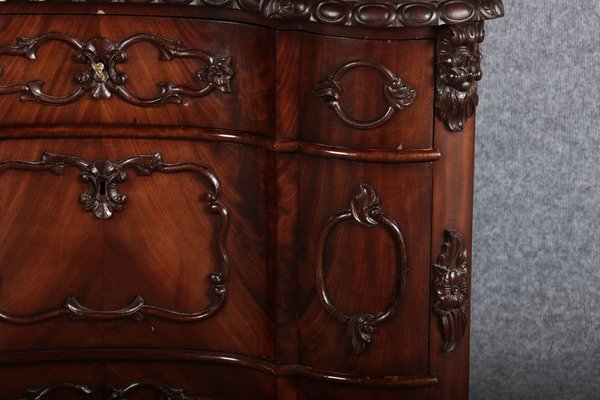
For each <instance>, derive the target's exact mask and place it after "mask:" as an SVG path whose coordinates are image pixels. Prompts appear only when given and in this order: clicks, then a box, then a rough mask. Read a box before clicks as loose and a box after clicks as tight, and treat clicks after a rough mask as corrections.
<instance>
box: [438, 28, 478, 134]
mask: <svg viewBox="0 0 600 400" xmlns="http://www.w3.org/2000/svg"><path fill="white" fill-rule="evenodd" d="M483 39H484V30H483V23H473V24H466V25H456V26H447V27H444V28H441V29H440V31H439V35H438V45H437V82H436V98H435V109H436V111H437V115H438V118H440V119H441V120H442V121H445V122H446V124H447V126H448V128H449V129H450V130H451V131H454V132H462V131H463V129H464V123H465V121H466V120H467V119H468V118H470V117H471V116H473V114H475V108H476V107H477V103H478V101H479V98H478V97H477V81H479V80H480V79H481V76H482V73H481V65H480V64H481V58H482V56H481V53H480V52H479V43H481V42H482V41H483Z"/></svg>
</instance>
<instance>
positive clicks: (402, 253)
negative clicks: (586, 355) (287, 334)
mask: <svg viewBox="0 0 600 400" xmlns="http://www.w3.org/2000/svg"><path fill="white" fill-rule="evenodd" d="M350 221H353V222H355V223H358V224H360V225H361V226H363V227H365V228H372V227H375V226H381V227H383V228H384V229H386V230H387V231H388V232H389V233H390V235H391V236H392V238H393V239H394V241H395V243H396V249H397V251H398V257H397V263H396V268H395V276H394V288H393V291H392V295H391V297H390V300H389V302H388V304H387V306H386V307H385V309H384V310H382V311H381V312H379V313H377V314H372V313H369V312H365V311H358V312H347V311H342V310H340V309H339V308H337V307H336V306H335V305H334V304H333V303H332V301H331V299H330V298H329V294H328V293H327V287H326V285H325V282H326V271H325V267H324V265H323V257H324V252H325V247H326V244H327V239H328V237H329V235H330V234H331V232H332V231H333V230H334V229H335V227H336V226H338V225H339V224H341V223H344V222H350ZM315 265H316V283H317V291H318V293H319V297H320V299H321V303H322V304H323V306H324V307H325V309H326V310H327V311H328V312H329V314H331V315H332V316H333V317H334V318H335V319H336V320H338V321H339V322H341V323H343V324H346V326H347V331H348V336H349V338H350V343H351V344H352V348H353V350H354V353H355V354H360V353H362V352H364V351H365V350H366V348H367V345H368V344H369V343H371V341H372V335H373V334H374V333H375V332H376V331H377V328H378V326H379V325H381V324H382V323H384V322H385V321H387V320H388V319H389V318H390V317H391V316H392V314H393V312H394V309H395V307H396V302H397V299H398V296H399V294H400V291H401V290H402V288H403V286H404V283H405V282H406V272H407V267H406V248H405V246H404V239H403V237H402V232H401V231H400V227H399V226H398V224H397V223H396V221H394V220H393V219H392V218H391V217H389V216H387V215H385V214H384V212H383V209H382V208H381V206H380V204H379V198H378V197H377V194H376V193H375V190H374V189H373V188H372V187H371V186H369V185H367V184H364V183H363V184H361V185H360V193H359V194H357V195H356V196H355V197H354V198H353V199H352V201H351V203H350V209H348V210H346V211H342V212H340V213H338V214H336V215H334V216H333V217H331V218H330V219H329V220H328V221H327V223H326V224H325V226H324V227H323V229H322V230H321V233H320V235H319V240H318V242H317V253H316V259H315Z"/></svg>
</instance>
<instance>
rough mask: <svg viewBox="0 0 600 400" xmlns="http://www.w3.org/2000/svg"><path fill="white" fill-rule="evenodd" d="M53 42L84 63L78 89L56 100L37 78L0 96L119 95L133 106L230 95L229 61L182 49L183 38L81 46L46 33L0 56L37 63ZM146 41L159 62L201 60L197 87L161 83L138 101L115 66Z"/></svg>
mask: <svg viewBox="0 0 600 400" xmlns="http://www.w3.org/2000/svg"><path fill="white" fill-rule="evenodd" d="M52 41H60V42H63V43H67V44H68V45H70V46H71V47H73V48H75V49H76V51H75V53H74V54H73V62H75V63H77V64H85V65H86V67H85V69H84V70H83V71H81V72H79V73H77V74H76V75H75V81H76V82H77V84H78V86H77V87H76V88H75V90H73V91H72V92H71V93H68V94H65V95H61V96H53V95H49V94H47V93H45V92H44V91H43V86H44V82H42V81H39V80H34V81H30V82H26V83H14V84H9V85H5V86H0V95H5V94H14V93H20V94H21V101H35V102H37V103H42V104H47V105H65V104H70V103H73V102H75V101H77V100H79V99H80V98H82V97H83V96H84V95H85V93H88V92H89V93H90V94H91V96H92V97H93V98H94V99H107V98H109V97H111V96H112V95H113V94H115V95H117V96H118V97H120V98H121V99H123V100H125V101H126V102H128V103H130V104H133V105H136V106H141V107H148V106H159V105H162V104H165V103H181V102H182V98H183V97H202V96H206V95H208V94H209V93H211V92H212V91H213V90H215V89H216V90H218V91H220V92H222V93H230V92H231V85H230V80H231V78H232V76H233V69H232V65H231V63H232V60H231V57H213V56H211V55H210V54H208V53H206V52H204V51H202V50H198V49H187V48H183V47H182V46H181V43H180V42H179V40H169V39H165V38H162V37H160V36H156V35H152V34H149V33H136V34H133V35H131V36H128V37H126V38H124V39H123V40H121V41H120V42H118V43H114V42H111V41H109V40H107V39H104V38H95V39H92V40H90V41H88V42H83V41H81V40H79V39H77V38H76V37H75V36H72V35H69V34H68V33H64V32H47V33H44V34H41V35H39V36H36V37H31V38H28V37H20V38H18V39H17V44H16V45H15V46H0V55H9V56H21V57H26V58H28V59H30V60H35V59H36V58H37V54H36V52H37V50H38V49H39V48H40V47H42V46H43V45H45V44H46V43H48V42H52ZM142 42H145V43H150V44H151V45H153V46H154V47H156V49H158V51H159V59H160V60H161V61H169V60H172V59H175V58H190V59H195V60H198V61H200V63H201V65H202V67H201V68H200V69H199V70H198V71H197V73H196V75H195V79H196V81H197V82H198V86H196V87H190V86H178V85H176V84H174V83H171V82H162V83H158V92H157V94H156V95H154V96H152V97H147V98H144V97H138V96H136V95H135V94H133V93H131V92H130V91H129V90H128V89H127V87H126V84H127V81H128V79H129V77H128V76H127V74H126V73H123V72H119V71H118V70H117V69H116V66H117V65H118V64H122V63H124V62H125V61H127V53H126V52H125V50H126V49H127V48H129V47H131V46H133V45H136V44H138V43H142ZM0 72H1V70H0Z"/></svg>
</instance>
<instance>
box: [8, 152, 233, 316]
mask: <svg viewBox="0 0 600 400" xmlns="http://www.w3.org/2000/svg"><path fill="white" fill-rule="evenodd" d="M66 167H74V168H77V169H79V170H81V171H82V172H81V175H80V178H81V180H82V181H83V182H84V183H86V184H87V185H88V187H87V190H86V191H85V193H83V194H82V195H81V196H80V201H81V202H82V203H83V205H84V207H85V209H86V210H88V211H91V212H93V213H94V215H95V216H96V217H97V218H100V219H105V218H109V217H110V216H111V215H112V213H113V212H115V211H118V210H120V209H121V208H122V206H123V204H124V203H125V200H126V197H125V195H123V194H121V193H119V192H118V191H117V186H116V185H117V184H118V183H123V182H124V181H125V179H126V177H127V175H126V172H125V171H126V170H128V169H133V170H134V171H135V172H136V173H137V174H138V175H140V176H148V175H151V174H152V173H155V172H157V173H158V172H160V173H182V172H188V173H195V174H196V175H199V176H200V177H202V178H204V179H205V180H206V181H207V182H208V186H209V188H210V189H209V191H208V193H207V196H206V199H207V203H208V208H209V211H210V213H211V214H215V215H218V216H219V217H220V224H219V228H218V232H217V234H216V251H217V254H218V257H219V267H220V268H219V269H218V270H217V271H213V272H211V273H210V274H209V275H208V281H209V283H210V285H211V301H210V304H209V305H208V306H207V307H206V308H204V309H202V310H200V311H198V312H191V313H187V312H180V311H172V310H167V309H164V308H161V307H157V306H154V305H150V304H146V303H145V301H144V298H143V297H142V296H141V295H138V296H136V297H135V299H134V300H133V301H132V303H131V304H129V305H128V306H126V307H124V308H122V309H119V310H109V311H98V310H92V309H89V308H87V307H84V306H83V305H81V303H80V302H79V300H78V299H77V298H76V297H75V296H70V297H68V298H67V300H66V302H65V304H64V305H63V306H62V307H59V308H55V309H51V310H49V311H43V312H39V313H34V314H10V313H8V312H5V311H3V310H0V321H3V322H8V323H13V324H31V323H35V322H40V321H45V320H48V319H52V318H58V317H61V316H67V317H69V318H71V319H73V320H114V319H134V320H141V319H143V317H144V316H145V315H152V316H156V317H159V318H164V319H169V320H172V321H181V322H191V321H199V320H203V319H206V318H209V317H211V316H212V315H214V314H215V313H216V312H217V311H218V310H219V309H220V308H221V306H222V305H223V304H224V303H225V299H226V297H227V288H226V285H225V284H226V282H227V279H228V276H229V257H228V255H227V251H226V250H225V239H226V235H227V230H228V226H229V216H228V211H227V208H226V207H225V206H224V205H223V204H222V203H221V202H220V201H219V192H220V184H219V181H218V180H217V177H216V176H215V174H214V173H213V172H212V171H211V170H209V169H208V168H207V167H205V166H203V165H200V164H196V163H173V164H168V163H165V162H163V160H162V156H161V154H160V153H154V154H148V155H139V156H134V157H129V158H125V159H122V160H119V161H116V162H112V161H109V160H98V161H95V162H93V163H89V162H86V161H84V160H83V159H81V158H80V157H77V156H73V155H65V154H56V153H50V152H45V153H44V154H43V155H42V159H41V161H21V160H8V161H0V172H1V171H5V170H9V169H16V170H25V171H51V172H52V173H54V174H59V175H60V174H62V172H63V170H64V168H66Z"/></svg>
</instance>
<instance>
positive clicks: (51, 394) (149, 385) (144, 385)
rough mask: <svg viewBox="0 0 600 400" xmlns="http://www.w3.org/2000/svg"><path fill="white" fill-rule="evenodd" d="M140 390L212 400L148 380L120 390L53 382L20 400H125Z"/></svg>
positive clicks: (165, 397)
mask: <svg viewBox="0 0 600 400" xmlns="http://www.w3.org/2000/svg"><path fill="white" fill-rule="evenodd" d="M140 390H142V391H144V390H146V391H151V392H154V393H155V394H156V396H160V399H162V400H212V399H211V398H208V397H188V396H187V395H186V394H185V392H184V390H183V389H174V388H172V387H170V386H167V385H165V384H164V383H161V382H157V381H150V380H145V381H141V382H133V383H129V384H127V385H126V386H124V387H122V388H117V387H115V386H112V385H102V387H100V388H98V389H92V388H91V387H89V386H87V385H84V384H80V383H74V382H55V383H52V384H49V385H44V386H41V387H39V388H37V389H28V390H25V392H24V393H23V397H22V398H21V399H20V400H49V399H54V398H55V394H57V393H59V392H62V391H69V392H71V393H75V394H77V395H79V396H80V397H81V398H85V399H88V398H90V397H92V398H101V399H127V398H128V396H129V395H132V394H133V393H135V392H137V391H140ZM157 398H158V397H157Z"/></svg>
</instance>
